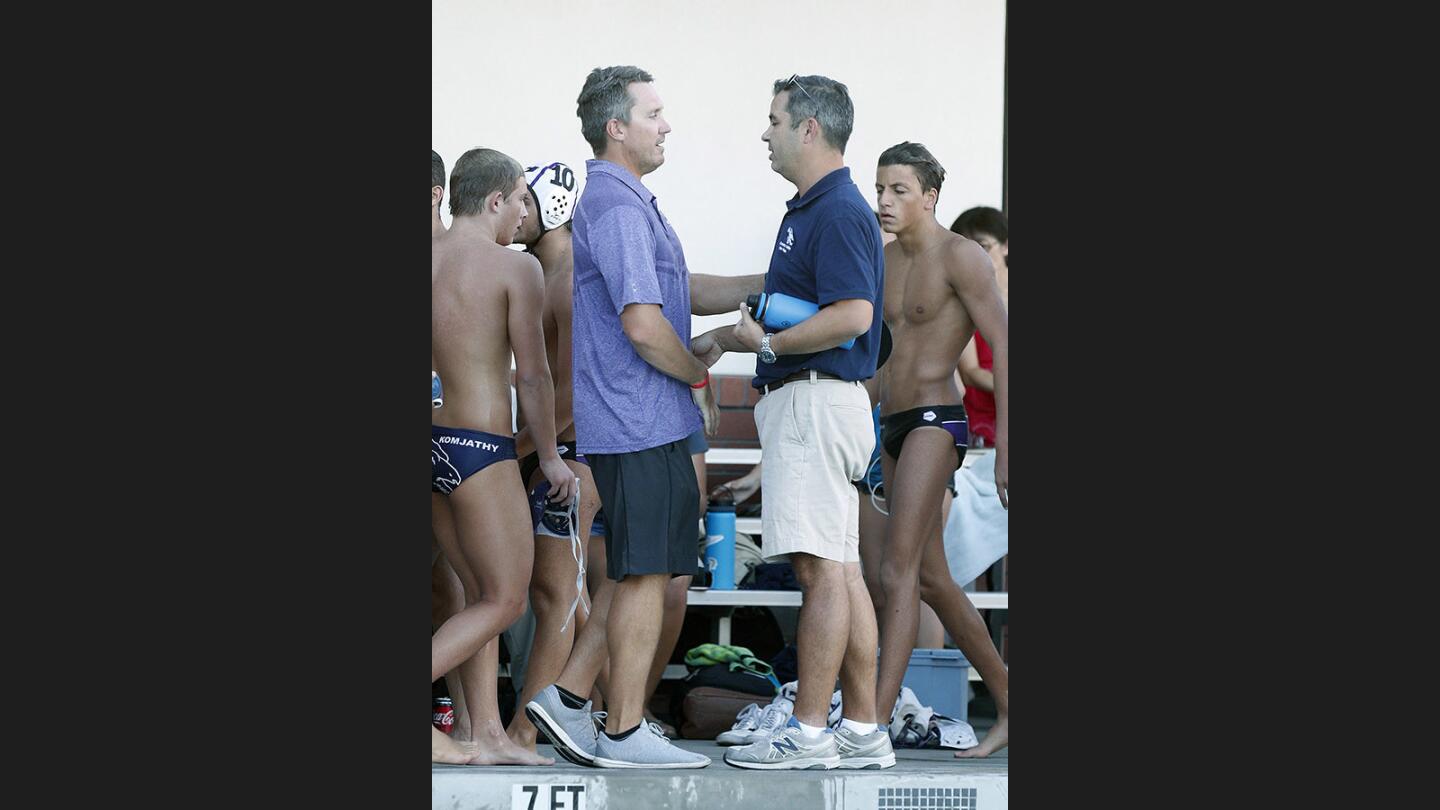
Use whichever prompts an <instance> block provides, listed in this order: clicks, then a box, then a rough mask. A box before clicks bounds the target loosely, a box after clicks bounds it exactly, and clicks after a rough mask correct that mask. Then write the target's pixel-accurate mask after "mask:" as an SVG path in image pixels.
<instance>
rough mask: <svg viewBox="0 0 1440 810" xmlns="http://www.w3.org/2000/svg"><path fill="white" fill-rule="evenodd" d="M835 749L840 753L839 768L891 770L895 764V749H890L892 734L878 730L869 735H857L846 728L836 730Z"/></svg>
mask: <svg viewBox="0 0 1440 810" xmlns="http://www.w3.org/2000/svg"><path fill="white" fill-rule="evenodd" d="M835 747H836V748H837V749H839V751H840V764H839V765H836V766H835V767H837V768H856V769H860V768H876V769H879V768H889V767H892V766H893V765H894V764H895V749H894V748H891V747H890V734H889V732H888V731H885V730H883V729H880V728H876V729H875V730H874V731H872V732H870V733H869V734H856V733H855V732H853V731H851V730H850V729H848V728H845V727H844V726H841V727H840V728H838V729H836V730H835Z"/></svg>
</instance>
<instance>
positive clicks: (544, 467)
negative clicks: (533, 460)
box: [540, 456, 580, 503]
mask: <svg viewBox="0 0 1440 810" xmlns="http://www.w3.org/2000/svg"><path fill="white" fill-rule="evenodd" d="M540 471H541V472H543V473H545V480H547V481H549V482H550V497H549V498H547V500H549V501H550V502H551V503H567V502H569V501H570V499H571V498H573V497H574V496H575V493H576V492H577V491H578V490H579V486H580V479H579V478H577V477H576V476H575V473H573V472H571V471H570V468H569V467H567V466H565V462H563V461H561V460H560V457H559V456H556V457H555V458H552V459H550V460H548V461H546V460H542V461H541V462H540Z"/></svg>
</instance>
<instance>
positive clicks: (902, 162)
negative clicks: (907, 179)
mask: <svg viewBox="0 0 1440 810" xmlns="http://www.w3.org/2000/svg"><path fill="white" fill-rule="evenodd" d="M879 165H881V166H909V167H910V168H912V169H914V170H915V176H916V177H917V178H919V180H920V191H922V192H925V191H928V190H930V189H932V188H933V189H935V193H937V194H938V193H940V184H941V183H944V182H945V167H944V166H941V165H940V161H938V160H936V159H935V156H934V155H932V154H930V150H929V149H926V148H925V145H924V144H920V143H911V142H910V141H905V142H904V143H897V144H895V145H894V146H892V147H890V148H889V149H886V150H885V151H884V152H881V153H880V164H879Z"/></svg>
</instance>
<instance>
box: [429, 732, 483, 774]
mask: <svg viewBox="0 0 1440 810" xmlns="http://www.w3.org/2000/svg"><path fill="white" fill-rule="evenodd" d="M475 753H476V746H475V743H473V742H457V741H455V740H452V739H450V738H449V737H448V736H446V735H445V732H443V731H441V730H440V729H438V728H435V727H434V726H431V727H430V761H431V762H442V763H444V764H446V765H464V764H466V763H467V762H469V761H470V760H471V758H472V757H474V756H475Z"/></svg>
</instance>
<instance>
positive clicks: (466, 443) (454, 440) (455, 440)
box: [440, 436, 500, 453]
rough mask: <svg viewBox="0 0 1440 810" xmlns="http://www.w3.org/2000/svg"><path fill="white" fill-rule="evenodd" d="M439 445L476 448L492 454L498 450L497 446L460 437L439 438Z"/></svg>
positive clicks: (498, 446)
mask: <svg viewBox="0 0 1440 810" xmlns="http://www.w3.org/2000/svg"><path fill="white" fill-rule="evenodd" d="M440 443H441V444H455V445H459V446H460V447H478V448H480V449H481V450H489V451H490V452H492V453H493V452H495V451H497V450H499V449H500V445H498V444H491V443H489V442H481V441H476V440H475V439H466V438H464V437H462V436H441V437H440Z"/></svg>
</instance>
